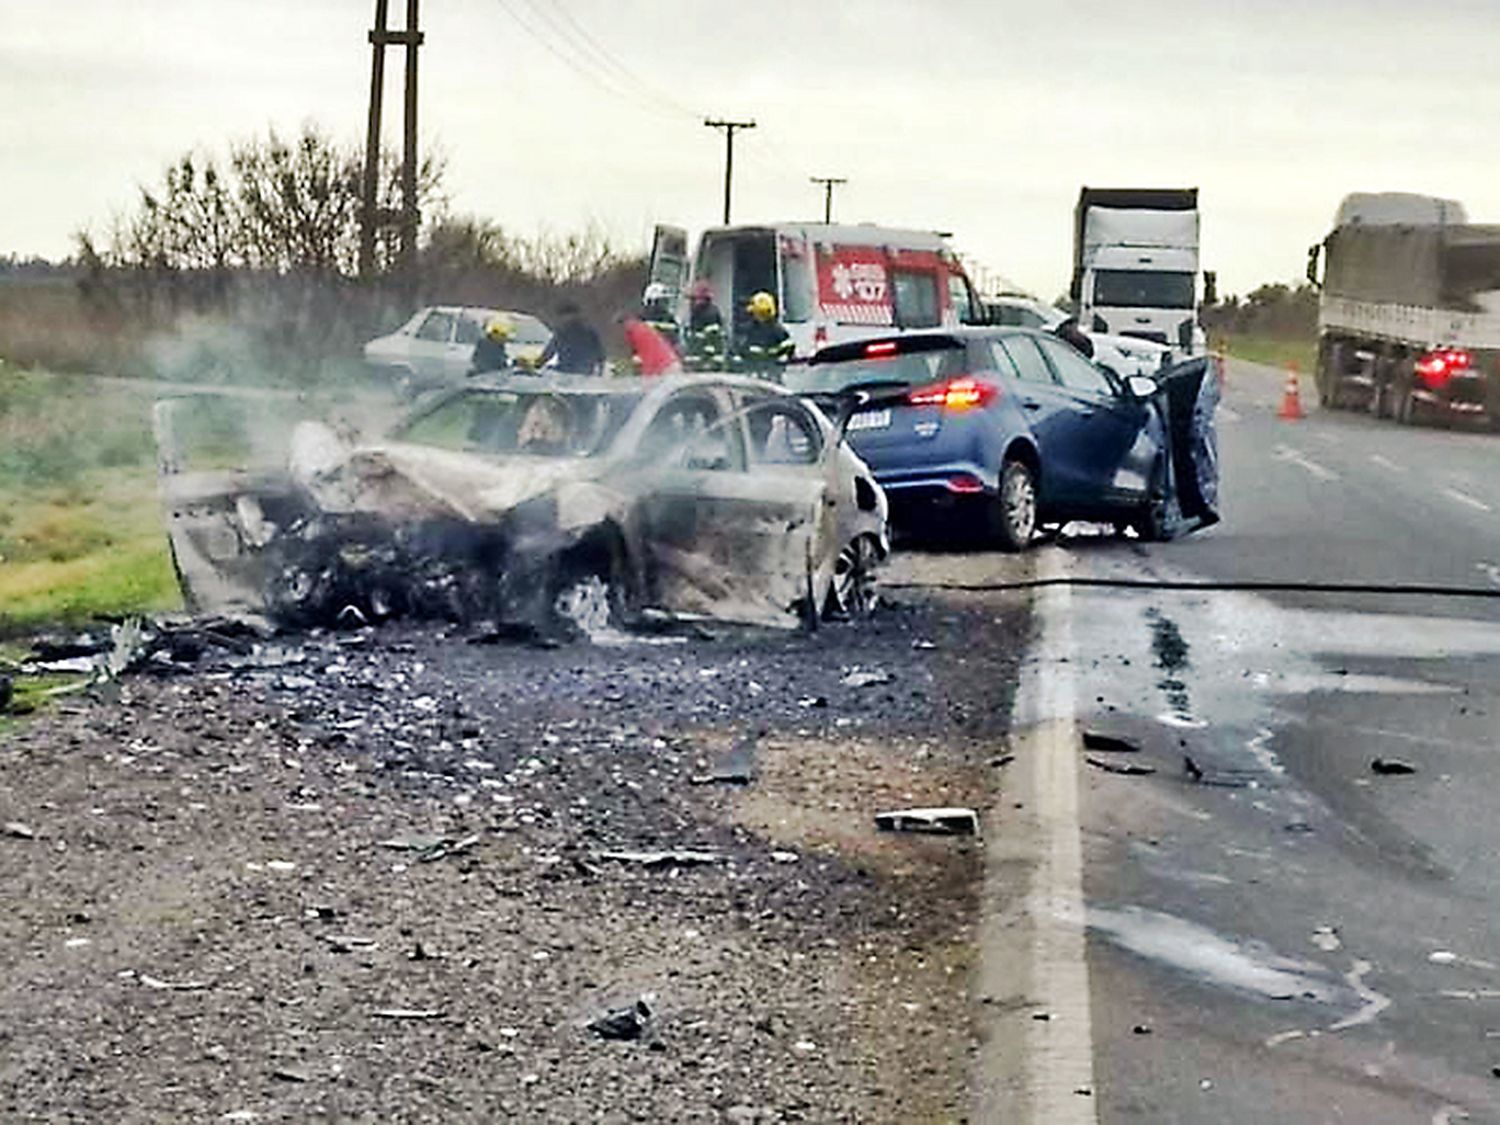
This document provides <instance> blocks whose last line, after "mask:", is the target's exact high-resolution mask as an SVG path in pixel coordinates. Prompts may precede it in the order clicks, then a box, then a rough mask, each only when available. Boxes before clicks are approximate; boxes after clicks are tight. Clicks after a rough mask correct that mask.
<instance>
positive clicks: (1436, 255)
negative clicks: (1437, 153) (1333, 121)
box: [1307, 192, 1500, 425]
mask: <svg viewBox="0 0 1500 1125" xmlns="http://www.w3.org/2000/svg"><path fill="white" fill-rule="evenodd" d="M1320 260H1321V261H1320ZM1320 264H1321V274H1320V270H1319V267H1320ZM1307 277H1308V280H1309V281H1311V282H1312V283H1313V284H1314V285H1316V286H1318V287H1319V288H1320V289H1321V293H1320V296H1319V300H1318V367H1317V373H1316V381H1317V388H1318V401H1319V402H1320V403H1321V404H1322V405H1323V406H1325V407H1330V408H1333V409H1359V410H1367V411H1369V412H1370V413H1371V414H1374V415H1375V416H1376V417H1394V418H1395V419H1396V420H1397V421H1400V422H1406V423H1411V422H1417V421H1435V422H1443V423H1448V422H1453V421H1456V420H1460V419H1469V420H1472V421H1474V422H1476V423H1486V424H1491V425H1492V424H1493V423H1494V421H1495V419H1496V418H1497V417H1500V226H1481V225H1475V224H1471V223H1469V222H1468V220H1467V217H1466V215H1465V214H1464V209H1463V207H1462V206H1461V205H1460V204H1458V203H1457V202H1455V201H1453V200H1449V199H1436V198H1432V197H1430V196H1422V195H1409V194H1405V193H1398V192H1385V193H1356V194H1353V195H1350V196H1347V197H1346V198H1345V199H1344V201H1343V203H1342V204H1341V205H1340V206H1339V210H1338V213H1337V214H1336V215H1335V217H1334V224H1333V231H1332V233H1330V234H1329V235H1328V237H1327V238H1325V239H1324V240H1323V241H1322V242H1321V243H1319V244H1317V245H1316V246H1314V247H1312V249H1311V250H1310V251H1309V252H1308V264H1307Z"/></svg>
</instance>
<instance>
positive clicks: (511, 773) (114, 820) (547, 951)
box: [0, 593, 1029, 1122]
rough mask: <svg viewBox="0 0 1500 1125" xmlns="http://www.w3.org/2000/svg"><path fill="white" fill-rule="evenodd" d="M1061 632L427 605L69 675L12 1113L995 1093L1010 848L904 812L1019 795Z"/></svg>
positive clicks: (989, 625) (35, 905) (916, 1100)
mask: <svg viewBox="0 0 1500 1125" xmlns="http://www.w3.org/2000/svg"><path fill="white" fill-rule="evenodd" d="M1028 628H1029V625H1028V618H1027V612H1026V609H1025V605H1024V602H1023V601H1022V600H1020V599H1015V600H1009V601H1008V600H1005V599H999V600H997V601H995V602H994V603H993V604H990V605H986V606H980V605H979V604H978V603H972V602H971V603H968V604H963V605H961V604H959V603H956V602H946V603H945V602H940V601H934V600H927V599H925V598H922V597H919V596H918V595H916V594H913V593H907V594H903V595H901V604H895V605H892V606H890V607H888V608H886V609H885V610H883V611H882V613H881V614H880V615H878V616H877V618H876V619H875V620H874V621H873V622H871V623H870V624H869V625H868V626H861V627H857V628H856V627H850V626H844V627H835V628H828V629H824V630H822V631H820V632H819V633H817V634H815V635H812V636H803V635H800V634H798V635H793V634H787V635H779V634H777V635H765V634H745V633H737V632H733V631H729V630H724V631H717V632H716V633H715V635H712V636H707V637H694V638H691V639H688V640H686V641H681V642H680V643H662V644H654V643H635V644H630V645H627V646H625V647H617V648H611V647H601V646H593V645H581V644H580V645H572V646H567V647H564V648H561V649H555V650H536V649H530V648H524V647H518V646H479V645H473V644H469V643H466V639H465V638H464V637H463V636H462V635H461V634H458V633H451V632H449V631H445V630H443V629H438V628H415V627H413V628H406V627H388V628H384V629H381V630H378V631H375V632H371V633H355V634H345V635H337V636H335V635H321V636H314V637H311V638H304V639H300V640H292V641H287V642H284V643H280V644H274V645H271V646H268V647H267V648H266V649H265V650H263V651H262V653H261V654H260V660H259V665H258V666H250V667H228V666H226V665H225V664H224V662H223V661H221V660H219V659H218V658H216V657H213V656H212V655H211V656H209V657H207V658H205V659H204V660H202V661H200V662H199V663H198V665H196V666H194V667H192V668H190V669H174V670H173V672H172V674H142V675H135V676H132V677H130V678H128V679H126V680H125V681H123V682H122V683H121V684H119V685H118V686H117V687H116V688H114V689H112V690H109V691H107V692H101V693H100V694H96V695H94V696H88V697H76V698H73V699H70V700H69V701H67V702H66V703H64V704H60V705H59V706H57V707H55V708H53V709H51V710H49V711H47V712H46V713H44V714H42V715H39V716H37V717H35V718H34V719H31V720H28V721H26V722H25V723H23V724H20V725H18V726H16V727H14V728H12V729H11V730H9V731H8V732H6V733H3V734H0V822H7V823H11V824H13V825H19V826H24V827H25V829H27V830H28V831H29V832H30V834H31V835H30V837H29V838H27V837H26V835H25V834H24V833H14V832H13V833H11V834H8V835H0V879H3V880H4V883H5V885H6V886H7V887H8V888H9V889H10V896H9V899H10V903H11V909H10V910H8V911H6V912H5V914H4V915H3V916H0V966H3V983H0V1004H3V1007H4V1010H5V1012H6V1013H7V1018H6V1020H5V1021H3V1024H0V1116H4V1117H5V1118H6V1119H9V1120H68V1119H73V1120H78V1119H85V1120H112V1121H161V1120H204V1121H210V1120H239V1121H293V1120H295V1121H306V1120H340V1121H344V1120H350V1121H365V1120H368V1121H376V1120H379V1121H436V1120H442V1121H470V1120H472V1121H485V1120H496V1119H512V1120H528V1121H586V1120H599V1121H632V1120H636V1121H720V1120H730V1121H757V1120H759V1121H818V1122H825V1121H903V1122H908V1121H951V1120H961V1119H963V1118H964V1117H965V1114H966V1112H967V1093H966V1088H967V1080H968V1068H969V1065H970V1061H971V1057H972V1053H973V1050H974V1044H975V1033H976V1027H975V1016H976V1012H977V1011H979V1010H980V1008H981V1005H980V1003H979V998H978V997H975V996H973V995H972V994H971V989H972V988H973V976H972V974H973V972H974V969H975V966H976V963H977V957H976V952H975V949H974V939H975V934H976V927H977V918H976V910H977V902H978V891H979V884H980V880H981V876H982V870H981V868H982V862H983V852H982V848H981V846H980V844H979V842H978V841H976V840H974V839H970V838H962V837H942V838H939V837H919V836H913V835H895V834H882V833H878V832H877V831H876V830H875V828H874V825H873V820H872V818H873V815H874V813H876V812H877V811H880V810H882V809H885V808H889V807H900V806H906V805H967V806H973V807H976V808H983V807H985V806H987V805H988V803H989V802H991V801H992V800H994V799H995V797H996V795H997V792H998V785H999V782H1000V780H1001V778H1002V776H1003V772H1002V771H1000V770H998V769H997V768H996V766H995V765H994V764H993V762H994V761H995V760H996V758H997V756H998V755H999V754H1000V753H1001V752H1002V751H1003V743H1004V740H1005V738H1006V735H1007V732H1008V720H1009V708H1010V702H1011V695H1012V692H1013V689H1014V684H1015V677H1016V671H1017V667H1018V664H1019V660H1020V658H1021V655H1022V653H1023V651H1024V648H1025V641H1026V634H1027V630H1028ZM855 672H865V673H873V674H874V675H873V676H866V677H863V679H865V680H867V681H868V680H873V681H875V682H866V683H864V684H863V686H856V683H857V682H858V681H859V680H860V679H861V677H859V676H855V675H851V673H855ZM746 760H750V761H753V764H754V774H755V776H754V778H753V779H752V780H750V781H749V782H748V783H741V782H736V781H725V780H714V778H713V775H714V773H715V771H716V768H719V767H722V766H723V765H724V764H725V763H726V762H728V763H734V764H737V766H738V765H743V764H744V762H745V761H746ZM721 772H722V770H721ZM731 772H732V771H731ZM434 841H446V844H443V843H437V844H436V845H435V846H429V847H427V849H426V850H422V849H423V846H424V845H433V844H434ZM398 844H400V845H401V846H396V845H398ZM681 849H690V850H692V851H695V852H704V853H711V855H710V856H707V857H705V856H697V857H679V861H678V862H666V861H664V862H661V863H657V864H647V863H643V862H637V861H636V860H635V859H631V860H622V859H619V858H611V857H610V855H609V854H608V853H610V852H619V851H635V852H641V851H651V850H681ZM638 858H639V857H637V859H638ZM690 858H691V859H693V860H702V859H705V858H708V859H711V860H712V862H696V861H694V862H689V859H690ZM641 996H645V997H646V998H647V1004H648V1007H649V1008H650V1010H651V1019H650V1020H649V1021H648V1022H647V1026H646V1027H645V1029H644V1033H643V1034H642V1035H641V1036H640V1037H639V1038H637V1039H634V1040H629V1041H610V1040H606V1039H603V1038H601V1037H600V1036H599V1035H597V1034H596V1033H595V1032H593V1031H591V1030H590V1029H589V1028H588V1026H587V1025H588V1022H589V1021H590V1020H592V1019H594V1018H596V1017H597V1016H599V1015H600V1014H601V1013H603V1012H605V1011H606V1010H609V1009H612V1008H616V1007H619V1006H621V1005H629V1004H630V1003H632V1002H634V1001H635V1000H636V999H637V998H638V997H641Z"/></svg>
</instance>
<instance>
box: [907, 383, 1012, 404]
mask: <svg viewBox="0 0 1500 1125" xmlns="http://www.w3.org/2000/svg"><path fill="white" fill-rule="evenodd" d="M999 395H1000V388H999V387H997V386H995V384H993V383H986V382H985V381H984V380H983V379H967V378H965V379H949V380H948V381H947V382H946V383H933V384H932V385H931V386H929V387H918V388H917V389H916V390H914V391H910V392H908V393H907V396H906V401H907V402H908V403H910V404H911V405H912V406H941V407H942V408H943V409H944V410H972V409H974V408H975V407H976V406H988V405H989V404H990V403H992V402H994V401H995V399H996V398H998V397H999Z"/></svg>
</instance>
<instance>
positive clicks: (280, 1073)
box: [271, 1067, 312, 1082]
mask: <svg viewBox="0 0 1500 1125" xmlns="http://www.w3.org/2000/svg"><path fill="white" fill-rule="evenodd" d="M271 1077H272V1078H275V1079H278V1080H280V1081H282V1082H311V1081H312V1078H311V1077H310V1076H309V1075H307V1074H306V1073H304V1072H303V1071H300V1070H292V1069H291V1068H290V1067H278V1068H277V1069H276V1070H273V1071H271Z"/></svg>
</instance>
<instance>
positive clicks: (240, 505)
mask: <svg viewBox="0 0 1500 1125" xmlns="http://www.w3.org/2000/svg"><path fill="white" fill-rule="evenodd" d="M185 401H186V400H183V399H166V400H163V401H161V402H159V403H158V404H157V408H156V417H155V422H156V435H157V443H158V448H159V451H160V473H161V476H160V480H161V496H162V503H163V506H164V509H165V515H166V520H167V526H168V536H169V540H170V543H171V552H172V559H173V563H174V566H175V568H176V571H177V575H178V579H179V582H180V584H181V587H182V591H183V595H184V598H185V600H186V602H187V605H188V607H189V608H190V609H191V610H193V611H194V612H200V613H202V612H212V613H219V614H225V613H227V614H241V615H255V616H262V617H266V618H269V619H271V620H272V621H275V622H277V623H280V624H285V625H290V626H293V627H297V626H308V625H314V624H326V623H333V622H337V621H339V620H344V621H351V620H352V621H354V622H364V621H377V620H382V619H386V618H391V617H402V616H414V617H425V618H439V619H446V620H451V621H467V622H492V623H494V624H496V625H497V626H502V627H506V628H511V627H514V628H519V629H525V630H535V631H541V632H544V633H554V632H558V631H562V632H568V631H576V630H577V629H578V628H580V627H582V628H585V629H589V628H591V627H593V626H595V625H598V626H601V627H602V626H604V625H605V624H607V623H609V624H626V625H628V624H631V623H633V622H639V621H642V620H648V619H661V618H663V617H665V618H686V619H695V618H709V619H718V620H724V621H733V622H742V623H749V624H767V625H782V626H788V625H795V624H797V623H798V622H802V623H805V624H806V623H812V622H814V621H816V620H817V619H818V618H819V617H822V616H829V615H839V616H859V615H862V614H864V613H866V612H868V611H869V610H870V609H871V608H872V606H873V604H874V596H875V595H874V577H875V571H876V569H877V567H878V566H879V565H880V563H881V562H882V561H883V560H884V559H885V557H886V556H887V554H888V553H889V538H888V530H887V506H886V499H885V496H884V494H883V492H882V491H881V489H880V487H879V486H878V485H877V484H876V483H875V480H874V477H873V475H872V474H871V473H870V471H869V469H868V468H867V467H866V466H865V464H864V462H863V461H861V460H860V458H859V457H858V456H857V455H856V454H855V453H854V452H853V451H852V450H850V449H849V447H848V446H847V444H845V443H844V442H843V441H842V440H841V436H840V434H839V432H838V430H837V428H836V427H835V426H833V425H832V424H831V423H830V422H829V421H828V419H827V418H826V417H825V416H824V415H823V414H822V413H820V412H819V410H818V409H817V408H816V407H813V406H810V405H808V404H807V403H804V402H802V401H801V400H799V399H797V398H796V397H794V396H792V395H790V394H787V393H786V392H785V391H783V390H782V389H781V388H779V387H776V386H773V385H770V384H767V383H762V382H759V381H757V380H753V379H746V378H738V377H734V376H720V375H714V376H708V375H705V376H684V377H670V378H664V379H652V380H637V379H599V378H583V377H579V378H561V377H560V378H548V379H541V378H537V377H532V376H510V377H500V378H496V379H487V380H471V381H470V382H469V383H468V384H467V385H465V386H463V387H460V388H457V389H454V390H450V391H446V392H441V393H439V394H437V395H434V396H431V397H429V398H428V399H425V400H422V401H420V402H418V403H417V404H416V405H415V406H414V407H413V408H412V409H411V410H410V411H409V412H407V414H405V415H404V416H403V417H402V418H401V419H400V420H399V421H398V422H397V423H396V424H395V425H394V426H392V427H391V428H389V429H388V431H387V432H386V434H385V435H384V436H383V437H381V438H379V439H378V440H372V441H360V440H353V439H351V438H349V437H347V436H344V435H342V434H340V433H339V432H337V431H336V430H335V429H334V428H332V427H330V426H327V425H324V424H322V423H318V422H302V423H300V424H298V425H297V426H296V427H295V429H294V430H293V432H292V433H291V435H290V444H289V450H288V452H287V455H286V456H285V459H284V464H280V465H277V466H276V467H274V468H271V469H265V470H245V469H232V470H229V469H208V470H200V469H197V468H190V467H189V466H188V464H187V463H186V459H185V457H184V453H183V450H182V443H181V441H180V438H179V426H178V424H177V423H178V418H179V412H180V411H182V410H183V409H184V405H185Z"/></svg>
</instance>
